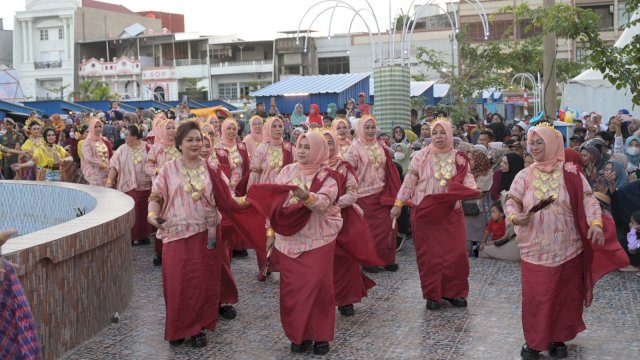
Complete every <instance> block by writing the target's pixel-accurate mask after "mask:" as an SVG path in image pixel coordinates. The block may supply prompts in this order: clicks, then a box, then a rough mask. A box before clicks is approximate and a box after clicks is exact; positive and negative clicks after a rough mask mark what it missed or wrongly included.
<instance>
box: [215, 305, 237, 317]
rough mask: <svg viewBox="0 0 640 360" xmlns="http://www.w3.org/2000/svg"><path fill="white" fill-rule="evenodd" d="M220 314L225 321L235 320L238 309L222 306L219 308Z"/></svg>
mask: <svg viewBox="0 0 640 360" xmlns="http://www.w3.org/2000/svg"><path fill="white" fill-rule="evenodd" d="M218 314H220V316H222V318H223V319H227V320H233V319H235V318H236V315H237V313H236V309H235V308H234V307H233V306H231V305H225V306H220V307H219V308H218Z"/></svg>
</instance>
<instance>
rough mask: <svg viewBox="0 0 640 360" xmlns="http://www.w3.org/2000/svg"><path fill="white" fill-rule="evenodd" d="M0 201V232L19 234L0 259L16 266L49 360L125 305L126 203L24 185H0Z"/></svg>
mask: <svg viewBox="0 0 640 360" xmlns="http://www.w3.org/2000/svg"><path fill="white" fill-rule="evenodd" d="M0 199H1V200H2V201H0V229H2V228H8V227H15V228H17V229H18V231H19V234H18V237H15V238H12V239H10V240H9V241H8V242H7V243H6V244H5V245H4V246H3V247H2V248H0V255H2V256H3V257H4V258H5V259H7V260H9V261H10V262H12V263H14V264H16V265H17V271H18V275H19V277H20V281H21V282H22V285H23V287H24V288H25V292H26V294H27V298H28V299H29V302H30V303H31V309H32V311H33V315H34V317H35V319H36V322H37V325H38V334H39V336H40V341H41V342H42V347H43V352H44V355H45V358H46V359H55V358H57V357H59V356H60V355H62V354H64V353H65V352H67V351H69V350H71V349H73V348H74V347H76V346H78V345H80V344H81V343H82V342H84V341H86V340H88V339H89V338H90V337H92V336H93V335H95V334H96V333H97V332H99V331H100V330H102V329H103V328H104V327H106V326H107V325H108V324H109V323H110V321H111V318H112V315H113V314H114V313H115V312H122V311H123V310H124V309H125V308H126V306H127V305H128V303H129V301H130V300H131V296H132V294H133V270H132V265H131V233H130V229H131V227H132V226H133V223H134V220H135V219H134V212H133V206H134V204H133V200H132V199H131V198H130V197H129V196H127V195H125V194H123V193H120V192H118V191H115V190H111V189H106V188H97V187H92V186H85V185H77V184H69V183H42V182H31V181H0ZM81 214H83V215H81ZM78 215H81V216H79V217H78Z"/></svg>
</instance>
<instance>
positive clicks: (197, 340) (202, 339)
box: [191, 332, 207, 348]
mask: <svg viewBox="0 0 640 360" xmlns="http://www.w3.org/2000/svg"><path fill="white" fill-rule="evenodd" d="M206 345H207V336H206V335H205V334H204V333H202V332H201V333H199V334H198V335H196V336H194V337H193V343H191V346H193V347H194V348H201V347H205V346H206Z"/></svg>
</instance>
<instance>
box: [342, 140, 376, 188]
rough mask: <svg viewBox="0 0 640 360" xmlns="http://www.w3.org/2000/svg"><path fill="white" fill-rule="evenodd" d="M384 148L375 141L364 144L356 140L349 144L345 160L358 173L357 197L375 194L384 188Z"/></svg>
mask: <svg viewBox="0 0 640 360" xmlns="http://www.w3.org/2000/svg"><path fill="white" fill-rule="evenodd" d="M385 151H386V150H385V148H384V147H383V146H382V145H380V144H378V143H375V144H373V145H365V144H363V143H362V142H361V141H359V140H356V141H354V142H353V144H351V146H350V147H349V150H347V154H346V155H345V160H346V161H348V162H350V163H351V165H353V168H354V169H355V170H356V174H357V175H358V179H359V181H360V182H359V184H358V198H362V197H366V196H369V195H373V194H377V193H379V192H381V191H382V189H383V188H384V176H385V163H386V158H385Z"/></svg>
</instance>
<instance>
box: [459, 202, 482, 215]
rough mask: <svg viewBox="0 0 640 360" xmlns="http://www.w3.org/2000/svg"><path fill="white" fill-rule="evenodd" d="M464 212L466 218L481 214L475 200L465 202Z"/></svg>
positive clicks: (463, 204)
mask: <svg viewBox="0 0 640 360" xmlns="http://www.w3.org/2000/svg"><path fill="white" fill-rule="evenodd" d="M462 212H463V213H464V216H476V215H478V214H480V208H479V207H478V203H477V202H476V201H475V200H474V201H463V202H462Z"/></svg>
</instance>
